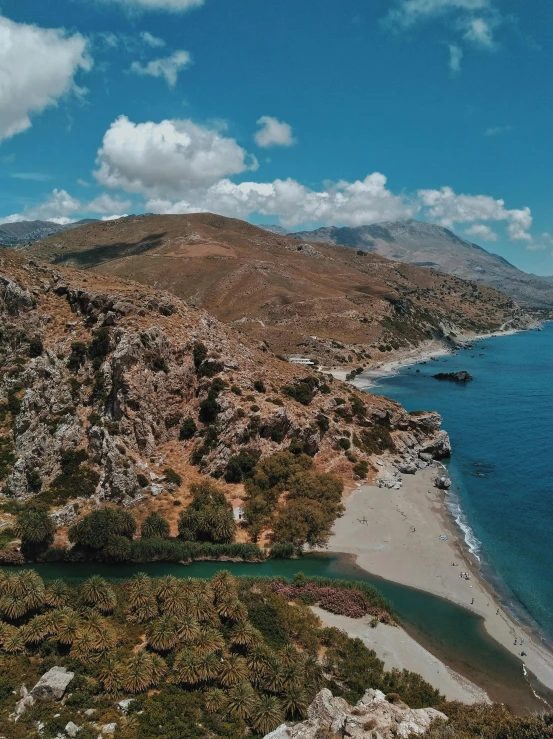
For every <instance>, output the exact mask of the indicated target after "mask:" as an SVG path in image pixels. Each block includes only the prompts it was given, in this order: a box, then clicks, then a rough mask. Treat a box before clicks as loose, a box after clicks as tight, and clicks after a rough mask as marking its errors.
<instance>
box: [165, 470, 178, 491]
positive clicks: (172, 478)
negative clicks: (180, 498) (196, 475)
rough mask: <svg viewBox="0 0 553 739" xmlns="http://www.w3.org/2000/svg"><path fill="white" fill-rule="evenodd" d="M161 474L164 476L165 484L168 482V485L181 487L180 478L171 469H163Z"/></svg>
mask: <svg viewBox="0 0 553 739" xmlns="http://www.w3.org/2000/svg"><path fill="white" fill-rule="evenodd" d="M163 474H164V476H165V482H168V483H169V484H170V485H176V486H177V487H180V486H181V485H182V477H181V476H180V475H179V473H178V472H175V470H174V469H172V468H171V467H167V468H166V469H164V470H163Z"/></svg>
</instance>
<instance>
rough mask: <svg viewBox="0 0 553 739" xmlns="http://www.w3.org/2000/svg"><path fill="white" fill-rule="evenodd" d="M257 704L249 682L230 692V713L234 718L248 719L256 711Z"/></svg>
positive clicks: (240, 684)
mask: <svg viewBox="0 0 553 739" xmlns="http://www.w3.org/2000/svg"><path fill="white" fill-rule="evenodd" d="M256 702H257V701H256V695H255V692H254V689H253V688H252V686H251V685H250V684H249V683H248V682H246V681H243V682H240V683H238V684H237V685H235V686H234V687H233V689H232V690H231V691H230V692H229V694H228V704H227V705H228V711H229V713H230V714H232V715H233V716H238V717H240V718H243V719H248V718H250V716H251V715H252V713H253V711H254V710H255V705H256Z"/></svg>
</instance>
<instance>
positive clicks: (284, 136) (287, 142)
mask: <svg viewBox="0 0 553 739" xmlns="http://www.w3.org/2000/svg"><path fill="white" fill-rule="evenodd" d="M257 125H258V126H259V130H258V131H257V132H256V134H255V141H256V144H257V145H258V146H261V147H262V148H263V149H267V148H269V147H270V146H292V145H293V144H295V143H296V141H295V139H294V136H293V134H292V126H290V124H289V123H285V122H284V121H279V120H278V118H273V117H272V116H270V115H263V116H261V118H260V119H259V120H258V121H257Z"/></svg>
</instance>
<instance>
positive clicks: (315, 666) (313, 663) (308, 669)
mask: <svg viewBox="0 0 553 739" xmlns="http://www.w3.org/2000/svg"><path fill="white" fill-rule="evenodd" d="M303 673H304V676H305V685H306V687H307V688H308V689H309V691H310V692H312V693H316V692H317V691H318V690H320V688H321V686H322V685H323V682H324V676H323V668H322V667H321V665H320V664H319V662H318V660H317V658H316V657H313V656H312V655H308V656H307V657H305V659H304V660H303Z"/></svg>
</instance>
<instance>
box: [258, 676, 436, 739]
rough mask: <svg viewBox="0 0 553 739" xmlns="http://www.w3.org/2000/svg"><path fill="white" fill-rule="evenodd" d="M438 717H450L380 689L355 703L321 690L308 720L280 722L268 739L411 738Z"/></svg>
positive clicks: (420, 732)
mask: <svg viewBox="0 0 553 739" xmlns="http://www.w3.org/2000/svg"><path fill="white" fill-rule="evenodd" d="M437 720H441V721H447V716H445V715H444V714H443V713H440V712H439V711H436V710H435V709H434V708H417V709H411V708H409V706H407V705H405V703H402V702H401V701H399V700H398V699H397V697H396V698H395V699H394V698H393V697H392V696H388V698H387V697H386V696H385V695H384V693H382V692H381V691H380V690H372V689H371V690H367V691H366V693H365V695H364V696H363V697H362V698H361V700H360V701H359V702H358V703H357V705H356V706H354V707H353V706H350V705H349V704H348V703H347V702H346V701H345V700H344V699H343V698H334V697H333V696H332V693H331V692H330V690H328V689H326V688H325V689H324V690H321V692H320V693H318V695H317V696H316V697H315V699H314V701H313V703H312V704H311V705H310V706H309V709H308V711H307V720H306V721H303V722H301V723H298V724H281V725H280V726H279V727H278V728H277V729H275V730H274V731H273V732H271V733H270V734H267V736H266V738H265V739H268V738H270V739H315V738H316V737H320V736H328V735H332V734H333V735H335V736H336V735H337V736H341V737H345V739H396V738H397V737H401V739H409V737H411V736H413V735H417V734H419V735H420V734H424V733H425V732H426V730H427V729H428V728H429V727H430V725H431V724H432V723H433V722H434V721H437Z"/></svg>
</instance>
